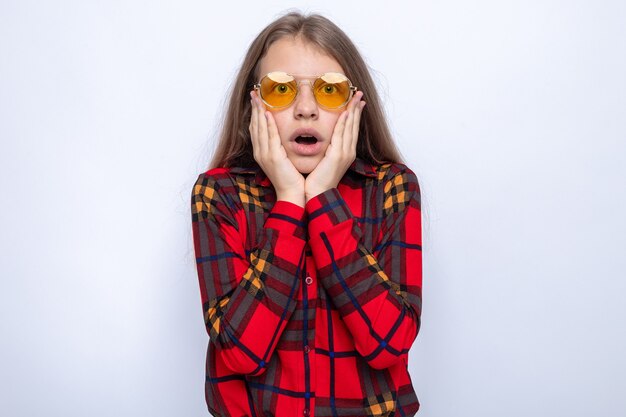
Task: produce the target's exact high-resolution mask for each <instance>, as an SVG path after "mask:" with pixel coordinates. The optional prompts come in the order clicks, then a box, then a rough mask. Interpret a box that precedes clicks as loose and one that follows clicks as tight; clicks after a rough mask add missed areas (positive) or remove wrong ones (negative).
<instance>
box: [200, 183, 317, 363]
mask: <svg viewBox="0 0 626 417" xmlns="http://www.w3.org/2000/svg"><path fill="white" fill-rule="evenodd" d="M210 174H211V171H209V172H207V173H205V174H201V175H200V176H199V178H198V180H197V182H196V184H195V185H194V188H193V192H192V198H191V206H192V229H193V239H194V250H195V257H196V266H197V270H198V278H199V282H200V292H201V297H202V307H203V313H204V322H205V324H206V328H207V332H208V333H209V337H210V343H212V344H213V349H214V351H215V352H216V355H219V356H220V360H221V361H222V362H223V363H224V364H225V366H226V367H227V368H229V369H230V370H232V371H233V372H234V373H238V374H252V375H259V374H261V373H263V372H264V371H265V369H266V364H267V363H268V361H269V358H270V357H271V355H272V353H273V351H274V349H275V347H276V344H277V342H278V339H279V338H280V335H281V334H282V332H283V330H284V328H285V326H286V324H287V322H288V320H289V318H290V316H291V314H292V313H293V311H294V309H295V306H296V302H295V299H296V294H297V290H298V286H299V282H300V280H299V279H298V277H299V276H300V271H301V268H302V265H303V264H304V260H303V259H304V246H305V243H306V242H305V237H306V228H305V226H304V208H302V207H299V206H297V205H295V204H292V203H289V202H285V201H278V202H276V204H275V205H274V207H273V208H272V210H271V211H270V213H269V215H268V217H267V220H266V221H265V224H264V225H263V228H262V234H261V239H260V241H259V243H258V245H257V246H256V247H255V248H254V249H253V250H251V251H250V252H249V253H246V250H245V244H244V242H245V239H246V230H244V229H246V227H245V225H246V224H247V222H246V218H245V212H244V209H243V205H242V202H241V200H240V198H239V196H238V190H237V186H236V184H235V183H234V181H233V180H232V179H231V178H230V177H229V176H228V175H221V176H220V175H218V174H216V175H215V176H212V175H210ZM246 200H247V199H246ZM246 204H252V203H250V201H248V202H247V203H246Z"/></svg>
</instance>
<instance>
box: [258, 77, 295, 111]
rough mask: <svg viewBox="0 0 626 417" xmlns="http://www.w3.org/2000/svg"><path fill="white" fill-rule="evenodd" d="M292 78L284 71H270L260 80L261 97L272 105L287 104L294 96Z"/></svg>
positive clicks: (280, 105)
mask: <svg viewBox="0 0 626 417" xmlns="http://www.w3.org/2000/svg"><path fill="white" fill-rule="evenodd" d="M297 88H298V87H297V85H296V82H295V80H294V78H293V77H292V76H291V75H288V74H286V73H284V72H270V73H269V74H267V75H266V76H265V77H263V79H262V80H261V98H262V99H263V100H265V102H266V103H267V104H269V105H270V106H274V107H284V106H287V105H289V104H290V103H291V102H292V101H293V99H294V98H295V97H296V93H297Z"/></svg>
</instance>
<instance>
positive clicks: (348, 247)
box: [191, 159, 422, 417]
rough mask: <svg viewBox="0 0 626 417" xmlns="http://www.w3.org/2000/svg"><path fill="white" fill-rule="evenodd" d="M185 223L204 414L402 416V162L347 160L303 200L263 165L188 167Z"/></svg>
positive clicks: (418, 272) (406, 202)
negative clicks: (202, 337)
mask: <svg viewBox="0 0 626 417" xmlns="http://www.w3.org/2000/svg"><path fill="white" fill-rule="evenodd" d="M191 204H192V227H193V237H194V249H195V254H196V262H197V270H198V278H199V282H200V292H201V298H202V303H203V312H204V320H205V323H206V328H207V331H208V334H209V339H210V340H209V344H208V351H207V361H206V391H205V393H206V401H207V405H208V409H209V411H210V412H211V413H212V414H213V415H215V416H255V417H256V416H276V417H278V416H290V417H291V416H305V417H306V416H317V417H331V416H355V417H356V416H413V415H414V414H415V413H416V412H417V410H418V409H419V406H420V404H419V402H418V399H417V396H416V394H415V392H414V390H413V387H412V384H411V379H410V376H409V373H408V370H407V362H408V351H409V348H410V347H411V345H412V343H413V341H414V340H415V337H416V336H417V333H418V331H419V328H420V315H421V287H422V247H421V245H422V241H421V202H420V190H419V185H418V181H417V178H416V177H415V174H414V173H413V172H412V171H411V170H410V169H408V168H407V167H406V166H405V165H402V164H384V165H370V164H367V163H365V162H364V161H362V160H360V159H357V160H356V161H355V162H354V163H353V164H352V166H351V167H350V169H349V170H348V171H347V172H346V174H345V175H344V177H343V179H342V180H341V182H340V184H339V185H338V187H337V188H334V189H331V190H328V191H326V192H324V193H322V194H320V195H318V196H317V197H315V198H313V199H311V200H309V202H308V203H307V204H306V206H305V207H304V208H302V207H299V206H297V205H295V204H292V203H289V202H286V201H276V196H275V193H274V189H273V188H272V186H271V184H270V183H269V180H268V179H267V177H265V175H264V173H263V171H261V170H260V169H259V168H258V167H252V168H218V169H213V170H209V171H207V172H205V173H203V174H201V175H200V176H199V177H198V180H197V182H196V183H195V185H194V188H193V193H192V201H191Z"/></svg>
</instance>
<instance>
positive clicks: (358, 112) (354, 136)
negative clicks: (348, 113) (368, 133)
mask: <svg viewBox="0 0 626 417" xmlns="http://www.w3.org/2000/svg"><path fill="white" fill-rule="evenodd" d="M365 104H366V103H365V101H361V102H359V106H357V107H358V108H357V110H356V114H355V118H354V122H353V123H352V136H351V138H352V144H351V149H353V150H356V144H357V142H358V140H359V129H360V127H361V116H362V115H363V108H365Z"/></svg>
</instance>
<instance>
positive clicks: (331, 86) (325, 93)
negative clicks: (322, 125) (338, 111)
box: [313, 72, 352, 109]
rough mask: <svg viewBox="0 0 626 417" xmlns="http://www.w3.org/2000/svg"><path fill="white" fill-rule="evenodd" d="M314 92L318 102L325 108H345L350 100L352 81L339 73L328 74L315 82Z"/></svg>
mask: <svg viewBox="0 0 626 417" xmlns="http://www.w3.org/2000/svg"><path fill="white" fill-rule="evenodd" d="M313 92H314V93H315V97H316V98H317V102H318V103H319V104H321V105H322V106H324V107H328V108H330V109H335V108H338V107H341V106H343V105H344V104H346V103H347V102H348V100H349V99H350V95H351V93H352V91H351V90H350V81H348V78H347V77H346V76H345V75H343V74H339V73H334V72H331V73H326V74H324V75H322V76H321V77H320V78H318V79H317V80H316V81H315V85H314V86H313Z"/></svg>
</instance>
